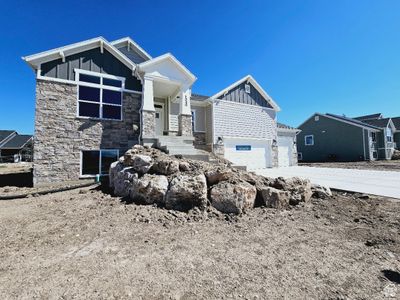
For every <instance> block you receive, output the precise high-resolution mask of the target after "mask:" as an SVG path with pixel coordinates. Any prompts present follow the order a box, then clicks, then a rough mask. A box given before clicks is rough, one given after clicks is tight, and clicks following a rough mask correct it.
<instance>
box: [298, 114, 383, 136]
mask: <svg viewBox="0 0 400 300" xmlns="http://www.w3.org/2000/svg"><path fill="white" fill-rule="evenodd" d="M316 115H318V116H320V117H326V118H328V119H332V120H335V121H339V122H342V123H346V124H349V125H353V126H356V127H360V128H364V129H367V130H373V131H374V132H379V131H380V129H375V128H374V127H373V126H372V125H371V126H372V127H369V126H363V125H361V124H355V123H352V122H348V121H346V120H342V119H339V118H335V117H333V116H329V115H326V114H321V113H314V114H313V115H311V117H309V118H308V119H307V120H305V121H304V122H303V123H301V124H300V125H299V126H298V128H300V127H301V126H303V125H304V124H306V123H307V122H308V121H310V119H312V118H313V117H314V116H316ZM355 121H358V120H355ZM318 122H319V121H318ZM358 122H360V121H358Z"/></svg>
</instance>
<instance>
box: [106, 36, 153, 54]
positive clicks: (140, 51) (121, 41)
mask: <svg viewBox="0 0 400 300" xmlns="http://www.w3.org/2000/svg"><path fill="white" fill-rule="evenodd" d="M110 44H111V45H113V46H114V47H116V48H117V49H118V47H119V46H120V45H124V44H126V45H127V47H128V51H129V50H130V47H131V46H133V47H134V48H135V50H136V52H138V54H139V55H140V56H141V57H142V58H144V59H151V58H152V57H151V56H150V54H148V53H147V52H146V51H144V49H143V48H142V47H140V46H139V45H138V44H137V43H136V42H135V41H134V40H132V39H131V38H130V37H128V36H127V37H124V38H121V39H118V40H115V41H112V42H111V43H110Z"/></svg>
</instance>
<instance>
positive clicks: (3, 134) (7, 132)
mask: <svg viewBox="0 0 400 300" xmlns="http://www.w3.org/2000/svg"><path fill="white" fill-rule="evenodd" d="M14 132H15V131H14V130H0V144H1V141H2V140H4V139H6V138H7V137H8V136H10V135H11V134H13V133H14Z"/></svg>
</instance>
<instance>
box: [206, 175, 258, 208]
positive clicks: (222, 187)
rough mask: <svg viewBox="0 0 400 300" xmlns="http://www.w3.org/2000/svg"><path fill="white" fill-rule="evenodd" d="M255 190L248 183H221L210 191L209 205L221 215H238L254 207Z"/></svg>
mask: <svg viewBox="0 0 400 300" xmlns="http://www.w3.org/2000/svg"><path fill="white" fill-rule="evenodd" d="M256 195H257V190H256V188H255V187H254V186H252V185H251V184H250V183H248V182H245V181H242V182H237V183H232V182H227V181H221V182H219V183H218V184H216V185H214V186H213V187H212V188H211V191H210V198H211V204H212V206H213V207H215V208H216V209H218V210H219V211H221V212H223V213H233V214H240V213H242V212H243V211H244V210H246V209H250V208H253V207H254V203H255V200H256Z"/></svg>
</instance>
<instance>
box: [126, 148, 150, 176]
mask: <svg viewBox="0 0 400 300" xmlns="http://www.w3.org/2000/svg"><path fill="white" fill-rule="evenodd" d="M131 150H134V149H131ZM127 153H128V152H127ZM127 153H125V155H124V165H126V166H130V167H132V168H133V169H134V170H135V171H136V172H138V173H141V174H145V173H147V172H148V171H149V170H150V168H151V167H152V166H153V159H152V158H151V157H150V156H149V155H143V154H127Z"/></svg>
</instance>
